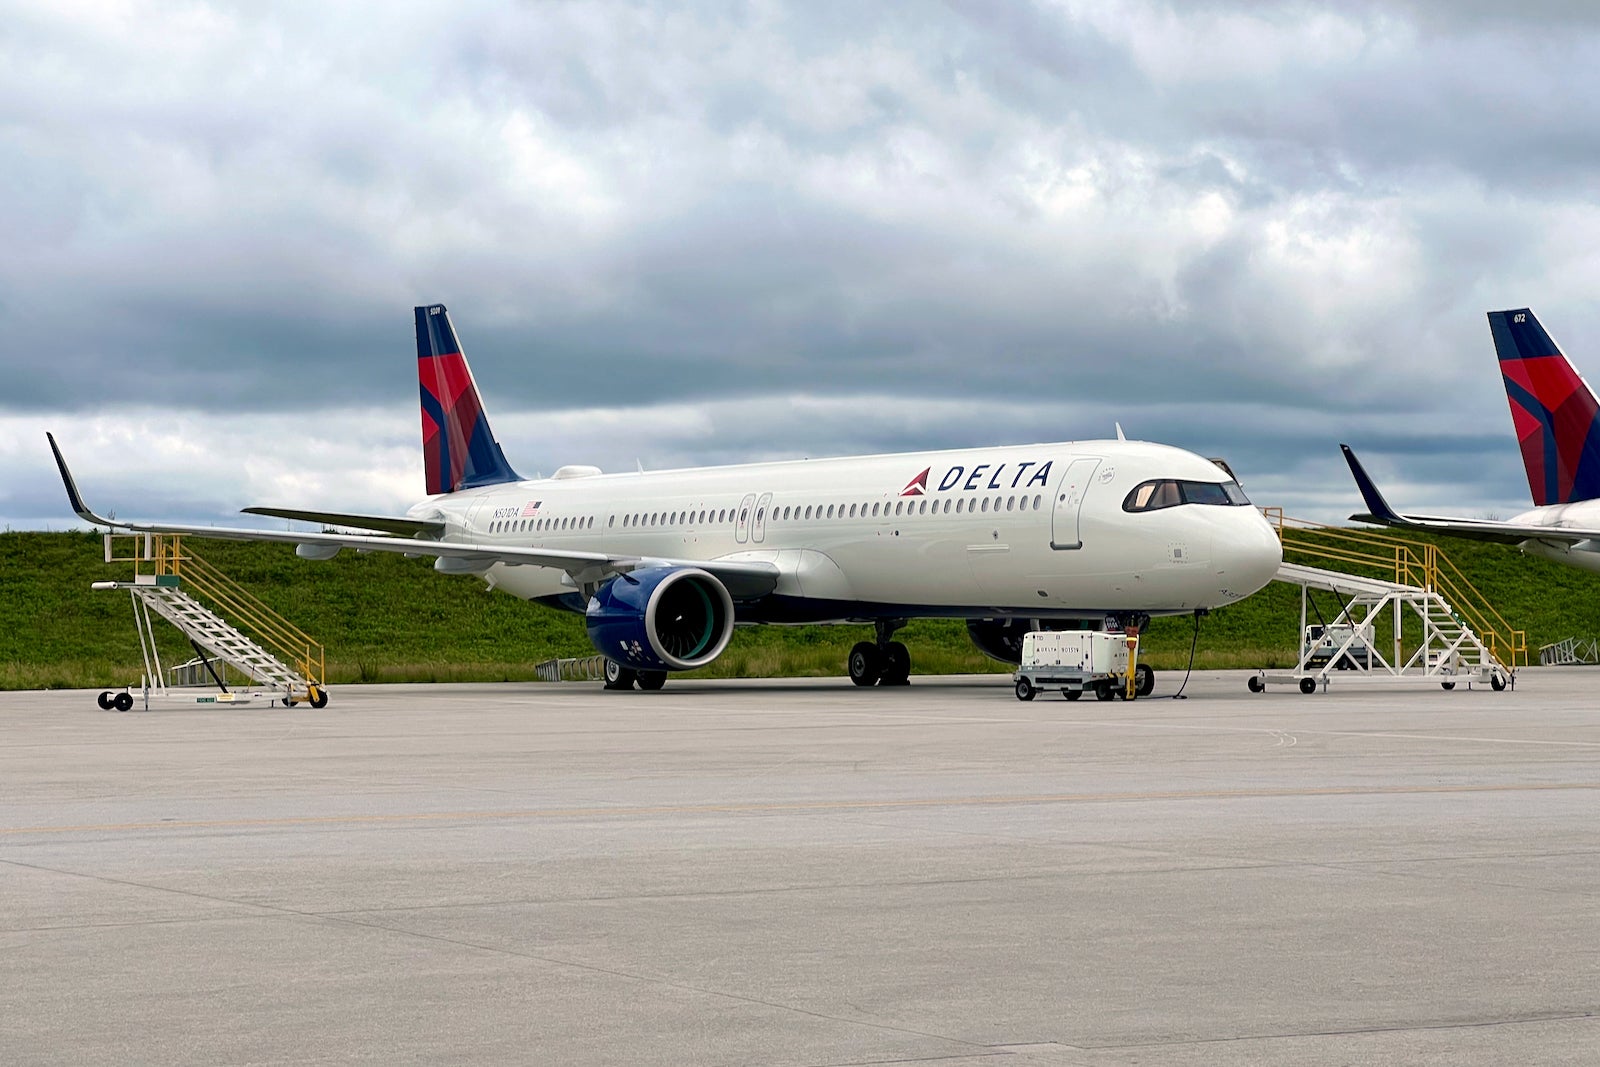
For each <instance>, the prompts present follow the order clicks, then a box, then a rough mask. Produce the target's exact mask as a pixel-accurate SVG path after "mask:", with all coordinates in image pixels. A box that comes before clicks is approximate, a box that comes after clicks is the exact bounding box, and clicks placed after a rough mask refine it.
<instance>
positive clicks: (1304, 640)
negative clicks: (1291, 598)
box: [1249, 563, 1515, 693]
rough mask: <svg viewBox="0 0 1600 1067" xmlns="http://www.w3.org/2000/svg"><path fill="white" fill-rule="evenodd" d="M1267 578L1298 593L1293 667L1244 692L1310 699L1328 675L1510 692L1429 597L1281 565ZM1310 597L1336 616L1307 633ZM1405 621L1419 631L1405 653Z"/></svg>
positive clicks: (1439, 601)
mask: <svg viewBox="0 0 1600 1067" xmlns="http://www.w3.org/2000/svg"><path fill="white" fill-rule="evenodd" d="M1275 578H1276V580H1277V581H1280V582H1287V583H1289V584H1291V585H1297V586H1299V587H1300V635H1301V639H1300V652H1299V660H1298V662H1297V663H1296V664H1295V666H1294V667H1293V668H1292V669H1291V670H1288V671H1277V672H1273V671H1265V670H1263V671H1258V672H1257V673H1255V674H1253V675H1251V676H1250V679H1249V687H1250V690H1251V692H1256V693H1259V692H1261V691H1262V690H1264V689H1265V688H1266V687H1267V685H1269V684H1285V685H1294V686H1297V687H1298V688H1299V689H1300V691H1301V692H1302V693H1314V692H1316V690H1317V688H1318V687H1319V686H1320V687H1321V688H1323V689H1324V690H1325V689H1327V687H1328V681H1329V676H1330V675H1331V674H1333V673H1335V672H1354V673H1352V674H1351V675H1349V676H1350V677H1361V676H1363V675H1365V676H1369V677H1370V676H1375V675H1377V676H1383V677H1387V678H1390V679H1399V680H1408V681H1422V682H1431V683H1436V684H1438V685H1439V686H1441V687H1442V688H1444V689H1447V690H1448V689H1454V688H1455V687H1456V685H1457V683H1459V682H1465V683H1467V685H1468V688H1470V687H1471V683H1473V682H1486V683H1488V684H1489V686H1490V687H1491V688H1493V689H1495V690H1500V689H1504V688H1506V687H1507V686H1508V685H1514V684H1515V674H1514V672H1513V671H1512V670H1511V668H1510V667H1508V666H1507V665H1506V664H1504V663H1502V662H1501V661H1500V659H1499V658H1498V657H1497V656H1496V655H1495V654H1494V651H1493V650H1492V649H1491V648H1490V647H1489V645H1488V644H1486V643H1485V642H1484V640H1483V639H1482V638H1480V637H1479V635H1478V634H1477V633H1475V632H1474V630H1473V628H1472V627H1471V626H1470V625H1469V624H1468V623H1467V621H1466V620H1465V619H1464V618H1463V617H1462V616H1461V614H1459V613H1458V612H1457V611H1456V609H1455V608H1454V607H1452V606H1451V604H1450V602H1449V601H1448V600H1446V599H1445V597H1444V596H1443V595H1442V594H1441V593H1440V592H1439V591H1438V590H1437V589H1434V588H1430V587H1429V586H1425V585H1412V584H1409V583H1406V582H1391V581H1385V580H1383V579H1381V578H1369V577H1364V576H1361V575H1354V574H1347V573H1345V572H1343V571H1335V570H1327V569H1325V568H1322V567H1311V566H1307V565H1305V564H1299V563H1285V564H1283V565H1281V566H1280V567H1279V568H1278V573H1277V575H1276V576H1275ZM1311 590H1319V591H1322V592H1328V593H1333V594H1334V595H1336V596H1338V597H1339V598H1340V599H1341V601H1342V606H1341V609H1340V611H1339V612H1338V614H1337V615H1335V616H1334V617H1333V618H1332V619H1331V620H1327V621H1324V622H1322V623H1320V624H1317V625H1310V624H1309V623H1310V621H1311V619H1310V611H1309V609H1310V608H1311V600H1310V593H1311ZM1413 620H1414V621H1415V622H1416V623H1418V624H1420V631H1421V636H1420V640H1416V641H1414V642H1413V643H1412V647H1411V648H1410V650H1409V651H1407V649H1406V647H1405V642H1404V640H1403V635H1404V633H1405V624H1406V622H1408V621H1413ZM1380 622H1387V623H1388V629H1389V635H1388V636H1389V640H1388V641H1380V640H1379V635H1378V632H1377V627H1378V624H1379V623H1380ZM1380 646H1384V647H1380Z"/></svg>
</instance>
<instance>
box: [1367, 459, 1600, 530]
mask: <svg viewBox="0 0 1600 1067" xmlns="http://www.w3.org/2000/svg"><path fill="white" fill-rule="evenodd" d="M1339 448H1340V449H1342V450H1343V451H1344V458H1345V462H1346V463H1348V464H1349V465H1350V473H1351V474H1352V475H1354V476H1355V480H1356V487H1357V488H1359V489H1360V490H1361V497H1362V499H1363V500H1364V501H1365V502H1366V505H1367V510H1366V511H1364V512H1360V513H1358V514H1355V515H1352V516H1350V518H1351V519H1353V520H1354V521H1356V522H1371V523H1376V524H1377V525H1379V526H1393V527H1396V528H1398V529H1403V530H1421V531H1424V532H1427V533H1437V534H1446V535H1448V536H1450V537H1464V538H1468V539H1471V540H1474V541H1496V542H1499V543H1501V544H1507V545H1515V544H1520V543H1522V542H1523V541H1548V542H1551V543H1553V544H1577V543H1578V542H1580V541H1592V540H1600V530H1586V529H1580V528H1578V527H1573V526H1539V525H1535V524H1533V523H1521V522H1495V521H1494V520H1492V519H1462V518H1452V517H1449V516H1444V515H1402V514H1400V513H1399V512H1398V511H1396V510H1394V508H1392V507H1390V506H1389V502H1388V501H1387V500H1385V499H1384V498H1383V494H1382V493H1381V492H1379V491H1378V486H1377V484H1376V483H1374V482H1373V480H1372V477H1371V476H1370V475H1369V474H1367V471H1366V468H1365V467H1363V466H1362V465H1361V461H1360V460H1359V459H1357V458H1356V454H1355V452H1354V451H1353V450H1352V449H1351V448H1350V446H1349V445H1340V446H1339Z"/></svg>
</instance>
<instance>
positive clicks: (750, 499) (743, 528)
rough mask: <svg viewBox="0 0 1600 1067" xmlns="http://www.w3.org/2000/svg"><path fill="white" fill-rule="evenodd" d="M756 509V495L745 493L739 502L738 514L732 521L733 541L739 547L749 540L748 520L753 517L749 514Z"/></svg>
mask: <svg viewBox="0 0 1600 1067" xmlns="http://www.w3.org/2000/svg"><path fill="white" fill-rule="evenodd" d="M755 509H756V495H755V494H754V493H746V494H745V495H744V499H743V500H741V501H739V514H738V515H735V516H734V519H733V539H734V540H735V541H737V542H739V543H740V544H741V545H742V544H744V543H745V542H747V541H749V540H750V520H751V519H753V518H754V517H755V516H754V515H753V514H751V513H752V512H754V511H755Z"/></svg>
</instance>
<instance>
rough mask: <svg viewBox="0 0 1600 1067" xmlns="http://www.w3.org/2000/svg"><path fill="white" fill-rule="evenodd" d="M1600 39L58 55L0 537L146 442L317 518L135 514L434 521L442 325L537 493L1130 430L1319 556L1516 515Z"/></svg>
mask: <svg viewBox="0 0 1600 1067" xmlns="http://www.w3.org/2000/svg"><path fill="white" fill-rule="evenodd" d="M1596 31H1597V25H1596V18H1595V16H1594V15H1592V14H1591V13H1590V10H1589V7H1588V6H1587V5H1576V4H1557V3H1546V4H1535V5H1532V6H1529V5H1522V6H1520V7H1519V8H1518V12H1517V16H1516V17H1514V18H1513V17H1507V15H1506V14H1505V13H1504V12H1503V11H1502V10H1501V9H1500V8H1499V7H1498V6H1494V5H1488V4H1469V5H1456V4H1423V3H1415V4H1409V5H1390V4H1370V5H1360V4H1357V5H1331V4H1330V5H1316V4H1304V5H1289V6H1281V5H1263V4H1259V3H1250V2H1240V3H1232V4H1225V3H1213V4H1202V5H1181V6H1180V5H1169V4H1162V3H1138V2H1129V3H1105V4H1087V3H1053V4H1046V3H1039V4H1011V5H991V4H977V3H970V2H969V3H949V4H945V5H934V4H927V3H904V4H886V5H870V6H866V7H863V6H862V5H843V4H839V5H834V4H784V3H757V4H749V5H741V6H732V5H722V4H700V5H696V4H680V5H672V6H670V7H669V6H656V5H635V4H604V3H601V4H577V3H574V4H515V3H491V4H474V5H466V6H461V5H440V4H403V3H402V4H395V5H390V6H388V7H386V8H385V10H384V13H383V15H382V17H375V16H374V15H373V14H372V13H371V12H370V10H367V9H354V8H351V9H344V8H338V7H332V8H329V7H328V6H326V5H315V4H309V3H307V4H287V5H272V6H270V7H262V6H258V5H232V4H204V3H197V4H190V5H186V6H183V7H178V6H174V5H158V4H140V3H129V4H124V5H118V6H109V5H94V4H87V3H86V4H76V5H75V4H49V5H44V4H39V5H33V6H24V7H23V9H22V10H20V11H18V12H15V13H14V14H13V15H12V16H10V18H9V24H8V32H7V34H6V35H5V36H4V37H3V38H0V60H3V63H0V195H3V196H4V197H5V201H6V203H7V205H8V209H9V210H8V212H7V216H8V220H9V221H10V227H9V228H10V230H11V236H12V241H11V252H12V254H11V255H9V256H7V257H4V258H3V259H0V324H3V326H4V336H5V337H6V338H7V341H8V348H9V350H10V352H11V355H10V357H9V358H8V359H7V361H6V362H7V369H8V372H9V373H8V374H7V385H8V388H7V389H6V390H5V392H4V394H3V397H0V456H4V457H5V458H6V461H7V467H8V470H9V471H10V472H12V473H11V476H10V479H9V480H8V485H7V487H6V488H5V489H4V490H0V518H4V519H5V520H6V521H8V522H11V523H13V524H19V525H40V524H44V523H47V522H52V521H54V522H60V521H64V519H65V518H66V517H65V516H64V515H62V514H61V511H60V509H59V507H57V506H56V505H54V504H52V503H51V501H52V499H53V498H54V497H55V496H56V495H57V493H58V489H57V488H55V487H54V486H53V471H52V470H51V468H50V465H49V462H48V453H47V451H45V450H43V448H42V444H40V443H37V442H33V441H32V439H31V437H29V436H27V435H31V434H34V432H35V431H36V430H38V429H39V428H40V427H41V426H43V425H44V424H45V423H50V424H51V425H56V426H61V427H64V428H72V429H77V430H79V431H80V432H81V433H83V434H85V435H87V437H88V440H87V441H85V443H84V445H81V446H79V448H78V449H77V450H76V451H77V452H78V453H79V454H83V458H82V460H80V461H79V462H80V463H82V464H85V465H87V464H88V463H89V461H90V459H91V456H90V455H88V454H85V453H87V452H88V451H89V449H88V447H87V446H88V444H89V442H91V441H105V440H110V439H111V438H108V437H107V436H106V435H108V434H110V435H112V437H114V436H115V434H116V433H117V432H119V431H118V430H117V427H118V425H119V419H120V422H121V424H122V425H124V426H127V425H135V424H137V425H139V426H142V427H145V428H146V429H147V431H148V432H149V433H151V434H155V433H160V432H162V430H161V428H162V421H161V413H162V412H165V413H167V423H166V424H167V425H168V426H177V425H182V426H186V427H188V428H189V429H190V430H191V431H192V432H193V433H194V435H195V436H196V438H197V439H201V440H204V441H205V442H207V444H206V447H205V449H204V451H203V454H202V455H199V456H197V457H195V458H194V461H193V463H191V464H188V465H187V469H190V470H192V469H193V466H194V465H195V464H200V465H206V464H209V465H211V466H212V469H214V470H215V471H216V472H218V476H219V478H220V477H225V476H226V475H227V472H228V471H230V470H231V469H233V468H234V467H236V466H237V465H238V463H239V462H240V457H244V456H252V457H261V456H267V455H279V456H282V457H283V468H284V472H287V471H290V470H293V471H297V472H299V473H297V474H295V475H294V476H292V477H291V476H290V475H289V474H287V473H279V474H274V473H272V472H270V471H268V472H264V473H261V474H259V476H255V477H249V478H243V479H234V480H232V481H230V482H228V486H229V491H228V492H226V493H224V492H218V491H215V490H207V489H205V488H203V482H202V487H201V488H196V487H195V486H194V485H193V484H192V483H189V484H183V483H180V482H178V481H176V480H175V479H177V478H178V477H179V475H180V473H181V472H180V471H179V470H178V469H177V468H178V466H179V465H173V464H168V463H167V462H166V459H165V458H164V456H163V455H162V454H160V453H158V452H157V451H155V450H153V449H150V450H146V454H144V455H142V456H141V449H142V446H141V444H140V441H139V440H138V439H137V438H134V437H128V438H126V439H125V445H124V447H126V448H127V449H128V450H130V456H131V458H129V459H128V461H127V462H126V463H124V457H122V456H118V458H117V463H116V467H117V470H118V472H119V473H118V477H119V478H123V479H125V480H126V483H127V484H129V485H130V486H137V487H140V488H142V490H143V494H142V496H141V497H140V498H139V499H140V500H141V501H149V502H152V503H154V502H156V501H160V502H163V503H170V504H172V505H174V506H178V507H180V508H181V509H182V510H183V511H184V512H185V513H186V514H187V515H190V516H191V517H192V516H197V515H198V516H205V515H223V514H226V513H227V512H228V511H230V510H232V509H233V508H235V507H237V506H240V505H242V504H245V503H256V502H262V501H261V500H260V499H259V498H256V499H242V497H241V496H240V494H241V492H242V491H243V489H249V490H250V491H252V492H260V493H262V494H264V495H266V496H272V497H274V498H277V499H275V500H274V501H273V502H277V503H283V502H284V499H282V498H284V497H301V498H309V497H312V496H316V497H318V498H319V499H318V500H316V501H311V500H304V501H303V502H306V503H324V504H344V503H346V502H348V503H350V504H351V505H352V506H353V505H354V504H355V503H360V504H361V506H363V507H368V508H394V507H398V506H402V505H403V503H405V501H406V499H407V497H408V495H410V494H413V493H414V490H412V489H409V488H408V487H407V486H408V483H409V482H410V481H413V480H415V479H414V478H413V477H412V475H411V473H410V472H409V471H408V470H407V469H406V466H407V463H408V462H409V463H411V464H412V466H413V467H414V464H415V460H414V457H413V458H412V459H410V460H407V459H406V458H405V456H406V453H407V450H408V449H412V450H414V449H415V447H416V446H415V443H414V441H412V440H411V439H410V435H411V431H410V429H409V427H410V426H411V425H412V424H414V421H415V410H414V409H415V388H416V387H415V383H414V380H413V378H412V371H411V363H410V359H411V351H412V349H411V344H412V341H411V325H410V313H409V312H410V307H411V306H412V304H414V303H418V302H432V301H436V300H437V301H443V302H445V303H447V304H449V305H450V307H451V309H452V312H453V314H454V315H455V318H456V322H457V325H458V327H459V329H460V331H461V335H462V338H463V340H464V341H465V343H466V346H467V349H468V352H469V354H470V355H471V357H472V360H473V364H474V367H475V369H476V371H477V375H478V378H479V380H480V383H482V384H483V386H484V388H485V390H486V393H487V394H488V395H487V400H488V403H489V406H490V410H491V413H493V414H494V415H495V419H496V426H497V429H499V431H500V433H501V435H502V437H505V438H507V445H508V450H515V451H519V452H521V453H522V454H523V455H527V456H528V457H529V458H528V459H520V458H519V466H522V467H528V468H532V469H537V468H538V467H539V466H540V465H541V464H542V465H544V466H546V468H549V467H553V466H554V465H556V464H558V463H560V462H562V461H564V460H568V459H574V458H578V459H581V458H584V457H594V458H598V459H600V460H601V461H603V462H604V463H606V464H612V465H615V464H617V463H622V464H625V465H631V463H632V459H633V457H634V456H639V457H641V458H646V459H647V460H649V461H651V462H653V463H654V465H666V464H680V463H701V462H722V461H730V460H735V459H742V458H747V457H761V458H769V457H773V456H781V455H806V454H812V455H821V454H827V453H833V454H837V453H841V452H850V451H856V450H893V449H899V448H919V447H950V446H957V445H967V444H975V443H983V442H986V441H995V442H1000V441H1016V440H1038V439H1053V438H1071V437H1083V436H1100V435H1104V434H1105V433H1108V432H1109V429H1110V425H1111V422H1112V421H1113V420H1120V421H1122V422H1123V423H1124V424H1125V425H1127V426H1128V427H1129V428H1130V432H1137V433H1138V434H1139V435H1140V436H1145V437H1149V438H1153V439H1158V440H1166V441H1171V442H1172V443H1175V444H1181V445H1185V446H1187V447H1192V448H1195V449H1197V450H1199V451H1203V452H1206V453H1207V454H1216V453H1220V452H1226V453H1227V454H1228V455H1229V457H1230V460H1231V461H1232V462H1234V465H1235V466H1236V468H1238V469H1240V472H1241V474H1242V475H1243V476H1244V477H1245V480H1246V482H1247V483H1249V484H1251V485H1252V492H1253V493H1254V494H1255V495H1256V496H1257V497H1258V498H1263V500H1264V502H1269V503H1280V502H1281V503H1283V504H1285V505H1286V506H1288V507H1290V508H1291V509H1292V508H1294V507H1296V506H1297V505H1298V506H1300V507H1301V508H1302V510H1304V509H1311V510H1313V511H1315V512H1316V517H1325V518H1334V517H1338V516H1340V515H1343V514H1346V513H1348V512H1349V511H1350V510H1353V509H1354V505H1355V503H1356V502H1355V500H1354V494H1353V491H1352V490H1351V489H1350V488H1349V486H1348V484H1347V480H1346V475H1345V473H1344V471H1343V466H1342V464H1341V463H1340V461H1339V457H1338V454H1337V450H1336V449H1335V448H1334V445H1335V444H1337V443H1338V441H1339V440H1342V439H1350V440H1351V443H1353V444H1356V445H1357V446H1358V447H1362V448H1363V449H1364V450H1365V451H1367V452H1368V453H1369V454H1371V453H1373V452H1374V451H1375V452H1376V455H1375V456H1374V458H1373V468H1374V472H1375V473H1377V474H1378V475H1379V476H1380V477H1383V476H1384V475H1385V473H1387V474H1388V475H1389V476H1390V478H1391V479H1395V480H1398V481H1399V484H1400V485H1401V486H1402V487H1403V490H1404V491H1407V492H1408V493H1410V494H1412V495H1408V496H1407V497H1406V499H1407V501H1408V502H1410V501H1412V500H1415V501H1416V503H1417V504H1419V505H1420V504H1423V503H1429V504H1434V503H1438V504H1444V505H1459V506H1461V507H1462V508H1464V509H1466V510H1468V511H1473V510H1478V511H1481V510H1486V509H1490V508H1494V509H1497V510H1500V511H1502V512H1506V511H1509V510H1511V509H1512V508H1514V507H1517V506H1520V502H1521V501H1522V500H1523V499H1524V497H1523V490H1524V486H1523V483H1522V479H1521V475H1520V466H1519V464H1518V462H1517V459H1516V456H1515V450H1514V446H1513V443H1512V438H1511V433H1510V420H1509V417H1508V416H1507V414H1506V411H1505V401H1504V398H1503V395H1502V394H1501V392H1500V389H1499V386H1498V383H1497V381H1496V380H1495V379H1496V374H1495V371H1494V362H1493V359H1494V357H1493V350H1492V346H1491V345H1490V342H1489V337H1488V330H1487V328H1486V326H1485V323H1484V319H1483V313H1484V311H1486V310H1489V309H1491V308H1498V307H1508V306H1521V305H1524V304H1528V305H1532V306H1534V307H1535V308H1536V310H1538V312H1539V314H1540V316H1541V318H1542V319H1543V320H1544V321H1545V324H1546V325H1547V326H1548V327H1549V328H1550V330H1551V331H1552V333H1553V334H1555V336H1556V337H1557V338H1558V340H1562V341H1563V342H1565V343H1567V344H1568V345H1569V346H1570V350H1571V352H1572V354H1573V355H1574V357H1575V359H1576V360H1577V362H1578V364H1579V366H1580V367H1582V366H1585V360H1586V356H1587V351H1593V350H1596V349H1600V319H1597V317H1596V315H1595V312H1594V310H1593V306H1592V305H1593V302H1592V300H1590V299H1589V294H1590V292H1591V291H1592V290H1593V288H1594V284H1593V283H1594V280H1595V276H1596V273H1597V270H1596V266H1597V263H1596V253H1595V251H1594V250H1595V249H1596V248H1597V247H1600V210H1597V209H1596V208H1595V206H1594V205H1593V203H1592V195H1591V190H1592V189H1593V188H1594V187H1595V184H1596V179H1597V178H1600V174H1597V173H1596V170H1597V160H1600V152H1597V151H1596V149H1597V147H1600V146H1597V144H1596V140H1597V138H1600V133H1597V132H1596V131H1597V130H1600V122H1597V121H1596V119H1597V118H1600V116H1597V115H1596V114H1595V110H1596V108H1600V104H1597V103H1596V101H1600V93H1596V92H1595V88H1596V86H1595V75H1594V74H1593V71H1594V70H1596V69H1597V63H1596V62H1595V61H1596V60H1597V59H1600V33H1597V32H1596ZM1591 342H1592V343H1591ZM1586 350H1587V351H1586ZM119 411H120V412H123V413H124V414H122V415H120V416H119V414H118V412H119ZM129 411H133V412H136V413H137V415H136V416H135V417H129V416H128V415H127V414H126V413H127V412H129ZM238 412H248V413H250V416H251V417H250V418H249V419H246V420H235V423H234V426H233V429H232V432H226V431H225V430H224V427H226V426H227V425H228V422H229V419H230V416H232V415H233V414H234V413H238ZM696 412H697V413H698V414H697V415H696V414H694V413H696ZM747 413H755V414H756V415H758V416H759V417H753V418H746V414H747ZM372 420H376V421H375V422H374V421H372ZM380 425H381V426H382V427H384V429H383V431H382V433H381V434H379V433H378V431H377V430H376V429H375V427H377V426H380ZM543 427H560V431H561V432H560V435H559V439H556V438H555V437H553V436H551V435H550V434H548V433H546V432H544V430H542V429H541V428H543ZM64 432H65V431H64ZM652 434H655V435H658V436H656V437H653V438H652V437H651V435H652ZM374 435H377V436H378V437H379V439H374ZM313 444H314V445H315V447H312V445H313ZM524 448H525V449H526V451H522V450H523V449H524ZM558 453H559V454H558ZM364 455H366V456H369V458H367V459H362V458H361V457H363V456H364ZM651 457H655V459H654V460H651ZM141 459H143V460H144V461H146V462H145V463H144V464H143V465H142V466H141V463H140V462H139V460H141ZM336 464H343V465H344V467H345V468H348V470H353V471H361V472H365V473H364V474H363V475H362V476H350V475H349V474H348V472H345V473H341V471H340V470H336V469H334V465H336ZM141 471H145V472H147V474H146V475H144V476H143V477H141ZM319 471H320V472H321V473H320V474H318V473H317V472H319ZM1257 486H1260V487H1264V488H1265V489H1266V490H1267V492H1269V493H1270V494H1272V496H1273V497H1274V498H1275V499H1272V500H1265V499H1264V494H1263V489H1262V488H1256V487H1257ZM341 494H354V495H355V496H357V497H359V498H360V499H359V500H349V501H347V500H346V497H345V496H342V495H341ZM1397 495H1399V494H1397Z"/></svg>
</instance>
